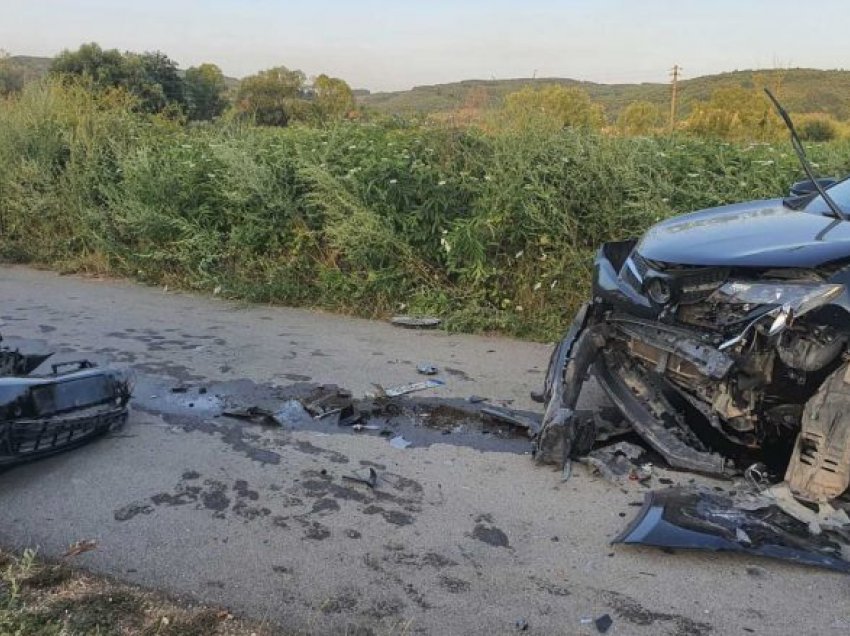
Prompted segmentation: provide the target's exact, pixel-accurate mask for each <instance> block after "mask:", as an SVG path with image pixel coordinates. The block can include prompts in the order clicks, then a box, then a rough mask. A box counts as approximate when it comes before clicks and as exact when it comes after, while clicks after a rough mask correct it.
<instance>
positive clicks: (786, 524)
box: [613, 487, 850, 573]
mask: <svg viewBox="0 0 850 636" xmlns="http://www.w3.org/2000/svg"><path fill="white" fill-rule="evenodd" d="M800 505H802V504H800ZM613 543H626V544H641V545H649V546H657V547H662V548H682V549H696V550H712V551H730V552H744V553H747V554H753V555H758V556H765V557H771V558H776V559H782V560H785V561H792V562H795V563H803V564H806V565H814V566H819V567H824V568H829V569H832V570H837V571H839V572H847V573H850V560H848V555H850V546H848V545H847V537H846V536H845V534H844V533H842V532H841V531H840V530H834V531H833V530H829V529H825V530H824V531H823V532H821V533H819V534H814V533H812V532H811V531H810V530H809V527H808V525H807V524H806V523H805V522H803V521H800V520H799V519H796V518H795V517H793V516H791V515H789V514H787V513H786V512H784V511H783V510H782V509H781V508H780V507H779V506H777V505H772V504H769V503H766V504H764V505H757V506H746V505H744V504H739V502H737V501H736V500H735V499H734V498H732V497H729V496H726V495H721V494H718V493H716V492H710V491H706V490H700V489H696V488H682V487H677V488H669V489H666V490H660V491H651V492H648V493H647V494H646V497H645V500H644V504H643V507H642V508H641V510H640V512H639V513H638V515H637V516H636V517H635V519H634V520H633V521H632V522H631V523H630V524H629V525H628V526H627V527H626V528H625V529H624V530H623V532H621V533H620V535H619V536H617V538H615V539H614V541H613Z"/></svg>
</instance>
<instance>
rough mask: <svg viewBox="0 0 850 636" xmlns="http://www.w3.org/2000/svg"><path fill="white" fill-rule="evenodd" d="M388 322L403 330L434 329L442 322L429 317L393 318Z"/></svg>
mask: <svg viewBox="0 0 850 636" xmlns="http://www.w3.org/2000/svg"><path fill="white" fill-rule="evenodd" d="M390 322H391V323H392V324H394V325H395V326H396V327H404V328H405V329H434V328H435V327H439V326H440V324H441V323H442V322H443V321H442V320H440V319H439V318H433V317H431V316H393V317H392V318H390Z"/></svg>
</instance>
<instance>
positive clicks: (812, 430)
mask: <svg viewBox="0 0 850 636" xmlns="http://www.w3.org/2000/svg"><path fill="white" fill-rule="evenodd" d="M848 413H850V365H846V364H845V365H843V366H841V367H839V368H838V369H836V370H835V371H834V372H833V373H832V375H830V376H829V377H828V378H827V379H826V380H825V381H824V382H823V384H821V386H820V388H819V389H818V392H817V393H816V394H815V395H814V397H812V398H811V399H810V400H809V401H808V402H807V403H806V406H805V408H804V409H803V417H802V429H801V431H800V434H799V435H798V436H797V441H796V443H795V444H794V452H793V453H792V455H791V461H790V462H789V463H788V471H787V472H786V474H785V480H786V481H787V482H788V485H789V486H790V487H791V491H792V492H793V493H794V494H795V495H796V496H797V497H799V498H801V499H805V500H808V501H825V500H829V499H833V498H835V497H838V496H839V495H840V494H841V493H843V492H844V491H845V490H847V487H848V486H850V417H848Z"/></svg>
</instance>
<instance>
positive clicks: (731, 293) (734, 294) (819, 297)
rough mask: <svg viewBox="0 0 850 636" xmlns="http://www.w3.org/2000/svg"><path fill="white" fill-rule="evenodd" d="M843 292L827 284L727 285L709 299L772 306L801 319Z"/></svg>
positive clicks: (745, 283)
mask: <svg viewBox="0 0 850 636" xmlns="http://www.w3.org/2000/svg"><path fill="white" fill-rule="evenodd" d="M843 292H844V285H834V284H829V283H794V282H788V283H784V282H783V283H747V282H729V283H726V284H725V285H723V286H721V287H720V288H719V289H717V290H716V291H715V292H714V293H713V294H712V297H711V299H710V300H712V301H714V302H718V303H730V304H736V305H774V306H778V307H785V308H787V309H789V310H790V312H791V315H792V316H793V317H798V316H802V315H803V314H805V313H808V312H810V311H811V310H813V309H817V308H818V307H820V306H822V305H825V304H827V303H828V302H829V301H831V300H832V299H834V298H836V297H838V296H840V295H841V294H842V293H843Z"/></svg>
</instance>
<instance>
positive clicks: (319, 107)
mask: <svg viewBox="0 0 850 636" xmlns="http://www.w3.org/2000/svg"><path fill="white" fill-rule="evenodd" d="M48 74H49V75H50V76H52V77H54V78H57V79H59V80H69V81H82V82H85V83H87V84H88V85H89V86H90V88H91V89H92V90H94V91H101V92H102V91H115V90H119V91H124V92H126V93H128V94H129V95H131V96H132V97H133V102H134V107H135V109H136V110H138V111H140V112H144V113H150V114H163V115H166V116H169V117H173V118H181V117H185V118H187V119H188V120H190V121H209V120H212V119H216V118H218V117H221V116H222V115H231V116H234V117H244V118H250V119H251V120H253V121H255V122H256V123H257V124H260V125H266V126H286V125H287V124H289V123H290V122H292V121H310V122H326V121H330V120H335V119H341V118H344V117H348V116H349V115H351V114H352V113H353V111H354V109H355V101H354V93H353V92H352V90H351V88H350V87H349V85H348V84H347V83H346V82H345V81H344V80H342V79H339V78H336V77H329V76H327V75H319V76H318V77H316V78H315V79H314V80H313V82H312V83H311V82H308V80H307V77H306V75H305V74H304V73H303V72H301V71H299V70H289V69H288V68H286V67H284V66H278V67H275V68H271V69H268V70H265V71H260V72H259V73H257V74H256V75H251V76H249V77H246V78H244V79H243V80H242V81H241V82H239V84H238V88H233V89H231V88H229V87H228V84H227V81H226V79H225V77H224V74H223V73H222V71H221V69H220V68H219V67H218V66H216V65H215V64H210V63H206V64H200V65H199V66H193V67H191V68H189V69H187V70H186V71H185V72H181V71H180V70H179V68H178V66H177V63H176V62H175V61H174V60H172V59H171V58H169V57H168V56H167V55H166V54H164V53H162V52H159V51H154V52H145V53H133V52H129V51H126V52H121V51H119V50H117V49H103V48H101V47H100V46H99V45H98V44H96V43H93V42H92V43H89V44H83V45H82V46H80V47H79V48H78V49H76V50H74V51H70V50H65V51H62V52H61V53H60V54H59V55H57V56H56V57H55V58H53V61H52V63H51V65H50V69H49V71H48ZM24 83H25V76H24V73H23V69H21V68H20V67H18V66H17V65H15V64H13V63H12V62H11V61H10V59H9V57H8V55H6V54H4V53H3V52H2V51H0V96H3V95H9V94H12V93H15V92H18V91H20V90H21V89H22V87H23V85H24Z"/></svg>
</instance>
